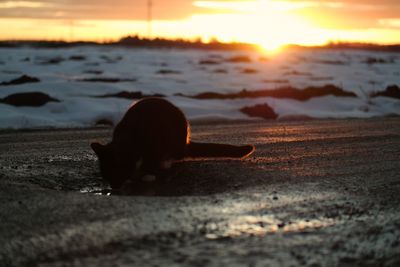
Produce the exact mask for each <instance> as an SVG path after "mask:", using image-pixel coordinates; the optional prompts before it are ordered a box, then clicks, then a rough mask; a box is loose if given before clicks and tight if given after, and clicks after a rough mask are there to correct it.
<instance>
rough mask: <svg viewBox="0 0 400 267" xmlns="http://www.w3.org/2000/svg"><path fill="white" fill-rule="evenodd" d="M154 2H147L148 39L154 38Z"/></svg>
mask: <svg viewBox="0 0 400 267" xmlns="http://www.w3.org/2000/svg"><path fill="white" fill-rule="evenodd" d="M152 9H153V1H152V0H147V38H149V39H150V38H151V36H152V23H153V10H152Z"/></svg>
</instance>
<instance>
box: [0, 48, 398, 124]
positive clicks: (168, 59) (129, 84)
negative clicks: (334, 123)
mask: <svg viewBox="0 0 400 267" xmlns="http://www.w3.org/2000/svg"><path fill="white" fill-rule="evenodd" d="M22 75H28V76H30V77H35V78H38V79H39V80H40V82H35V83H24V84H19V85H12V84H11V85H8V84H7V82H9V81H12V80H14V79H17V78H18V77H21V76H22ZM96 80H99V81H96ZM0 83H3V84H2V85H1V86H0V98H1V99H4V98H6V97H7V96H10V95H13V94H15V93H26V92H41V93H45V94H47V95H49V96H50V97H52V98H55V99H58V100H59V101H60V102H48V103H46V104H45V105H42V106H39V107H29V106H13V105H9V104H5V103H0V128H3V129H4V128H37V127H88V126H93V125H96V123H98V122H99V121H103V122H104V121H106V122H112V123H116V122H118V120H119V119H120V118H121V116H122V115H123V114H124V112H125V111H126V110H127V108H128V107H129V106H130V105H131V104H132V101H133V100H132V99H124V98H116V97H105V98H99V97H98V96H102V95H106V94H115V93H119V92H122V91H128V92H141V93H142V94H144V95H152V94H162V95H164V96H166V97H167V99H168V100H170V101H172V102H173V103H174V104H176V105H177V106H179V107H180V108H182V110H183V111H184V112H185V114H186V115H187V117H188V118H189V120H191V121H198V120H211V119H212V120H226V119H227V120H232V119H233V120H234V119H240V120H242V119H253V118H250V117H248V116H247V115H246V114H243V113H242V112H240V109H241V108H243V107H245V106H254V105H256V104H264V103H267V104H268V105H269V106H270V107H271V108H272V109H273V110H274V111H275V112H276V113H277V115H278V119H287V118H298V117H300V118H303V117H313V118H349V117H352V118H369V117H376V116H390V115H400V100H399V99H396V98H389V97H371V96H370V94H372V93H374V92H378V91H384V90H385V89H386V88H387V86H390V85H400V54H396V53H383V52H368V51H355V50H316V51H311V50H299V51H294V50H293V51H287V52H284V53H278V54H275V55H266V54H262V53H256V52H241V51H233V52H226V51H225V52H221V51H199V50H173V49H159V50H154V49H153V50H151V49H128V48H120V47H75V48H65V49H64V48H63V49H61V48H54V49H34V48H28V47H25V48H2V49H0ZM328 84H332V85H335V86H337V87H340V88H342V89H343V90H345V91H348V92H354V93H355V94H356V95H357V97H336V96H332V95H327V96H322V97H313V98H311V99H309V100H307V101H299V100H294V99H288V98H285V99H282V98H280V99H278V98H273V97H260V98H240V99H225V100H223V99H215V100H209V99H208V100H207V99H206V100H201V99H194V98H190V97H187V96H193V95H196V94H199V93H204V92H218V93H235V92H240V91H241V90H243V89H246V90H250V91H253V90H265V89H276V88H281V87H288V86H291V87H294V88H298V89H302V88H306V87H308V86H324V85H328Z"/></svg>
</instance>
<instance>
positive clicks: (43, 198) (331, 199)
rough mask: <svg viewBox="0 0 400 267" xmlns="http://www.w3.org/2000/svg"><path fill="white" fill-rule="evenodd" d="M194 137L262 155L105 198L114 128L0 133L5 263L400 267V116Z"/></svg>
mask: <svg viewBox="0 0 400 267" xmlns="http://www.w3.org/2000/svg"><path fill="white" fill-rule="evenodd" d="M192 131H193V139H194V140H197V141H209V142H228V143H234V144H241V143H251V144H255V146H256V149H257V150H256V152H255V153H254V154H253V155H252V156H251V157H249V158H247V159H245V160H232V159H219V160H211V159H196V160H194V159H191V160H187V161H185V162H180V163H177V164H176V165H175V166H174V168H173V170H172V171H171V173H170V175H169V177H168V181H167V183H165V184H163V185H162V186H154V188H152V192H150V193H151V195H150V194H149V192H148V191H146V192H143V194H141V195H108V194H107V192H108V191H107V190H106V189H107V186H106V185H103V184H102V182H101V179H100V174H99V171H98V166H97V162H96V158H95V156H94V154H93V153H92V152H91V151H90V147H89V143H90V141H93V140H108V139H109V137H110V135H111V130H110V129H86V130H80V129H79V130H47V131H3V132H0V266H199V267H200V266H314V267H316V266H400V118H387V119H370V120H323V121H305V122H277V123H268V122H254V123H237V124H214V125H213V124H204V125H194V126H193V127H192Z"/></svg>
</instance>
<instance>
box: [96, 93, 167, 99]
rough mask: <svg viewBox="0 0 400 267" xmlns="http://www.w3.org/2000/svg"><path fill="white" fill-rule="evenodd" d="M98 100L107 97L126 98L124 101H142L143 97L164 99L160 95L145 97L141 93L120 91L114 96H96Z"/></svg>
mask: <svg viewBox="0 0 400 267" xmlns="http://www.w3.org/2000/svg"><path fill="white" fill-rule="evenodd" d="M96 97H98V98H108V97H117V98H126V99H142V98H145V97H165V96H164V95H162V94H152V95H145V94H143V93H142V92H139V91H138V92H127V91H122V92H119V93H116V94H105V95H100V96H96Z"/></svg>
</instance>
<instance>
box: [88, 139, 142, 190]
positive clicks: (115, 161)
mask: <svg viewBox="0 0 400 267" xmlns="http://www.w3.org/2000/svg"><path fill="white" fill-rule="evenodd" d="M90 146H91V148H92V149H93V151H94V152H95V153H96V155H97V157H98V159H99V164H100V172H101V175H102V177H103V179H104V180H105V181H107V182H108V183H109V184H110V186H111V188H113V189H118V188H120V187H121V186H122V185H123V184H124V183H125V182H126V181H127V180H129V179H132V178H134V177H132V176H134V175H135V172H136V170H135V167H136V166H135V164H134V163H133V162H128V161H127V160H126V159H124V158H123V157H121V156H119V155H118V154H117V153H115V149H114V147H113V145H112V144H111V143H110V144H106V145H102V144H100V143H97V142H94V143H91V144H90ZM132 163H133V164H132Z"/></svg>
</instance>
